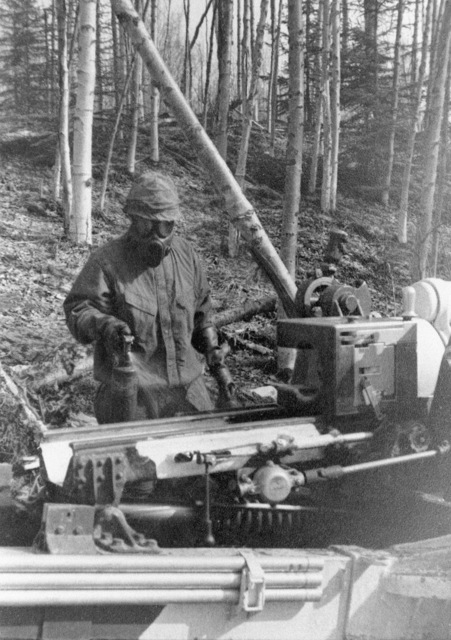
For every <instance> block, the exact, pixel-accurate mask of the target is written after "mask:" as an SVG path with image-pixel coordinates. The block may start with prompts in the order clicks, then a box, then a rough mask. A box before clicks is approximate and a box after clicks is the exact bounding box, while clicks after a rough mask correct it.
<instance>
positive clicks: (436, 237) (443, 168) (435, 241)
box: [431, 52, 451, 278]
mask: <svg viewBox="0 0 451 640" xmlns="http://www.w3.org/2000/svg"><path fill="white" fill-rule="evenodd" d="M450 84H451V52H450V57H449V58H448V73H447V78H446V89H445V101H444V112H443V118H442V136H441V141H440V156H439V169H438V190H437V197H436V204H435V206H434V215H433V230H432V260H431V262H432V276H433V277H434V278H436V277H437V269H438V258H439V253H440V235H441V234H440V228H441V224H442V212H443V205H444V200H445V189H446V178H447V174H448V170H449V163H448V144H449V114H450Z"/></svg>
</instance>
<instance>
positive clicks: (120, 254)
mask: <svg viewBox="0 0 451 640" xmlns="http://www.w3.org/2000/svg"><path fill="white" fill-rule="evenodd" d="M125 212H126V213H127V215H128V216H129V217H130V218H131V221H132V223H131V226H130V228H129V229H128V231H127V232H126V233H125V234H124V235H123V236H121V237H119V238H117V239H115V240H112V241H111V242H109V243H108V244H106V245H105V246H103V247H101V248H99V249H98V250H96V251H94V252H93V253H92V255H91V256H90V258H89V259H88V262H87V263H86V265H85V266H84V268H83V269H82V271H81V273H80V274H79V276H78V277H77V279H76V281H75V283H74V285H73V287H72V289H71V291H70V293H69V295H68V296H67V298H66V300H65V302H64V310H65V313H66V319H67V324H68V327H69V329H70V331H71V333H72V334H73V335H74V337H75V338H76V339H77V340H78V341H79V342H81V343H83V344H87V343H91V342H94V343H95V350H94V377H95V378H96V379H97V380H98V381H99V382H100V383H101V384H100V387H99V390H98V393H97V396H96V399H95V402H94V408H95V413H96V417H97V420H98V421H99V423H106V422H114V421H115V416H114V415H112V411H111V406H112V397H111V394H112V387H111V375H112V370H113V366H114V363H115V359H116V358H117V353H118V350H120V348H121V343H122V341H123V339H124V337H125V336H129V335H131V336H133V344H132V354H131V355H132V363H133V366H134V367H135V370H136V373H137V374H138V381H139V387H138V411H137V415H136V416H135V417H134V419H144V418H157V417H166V416H172V415H175V414H176V413H193V412H195V411H207V410H210V409H212V408H213V404H212V401H211V398H210V395H209V393H208V390H207V388H206V385H205V381H204V379H203V376H202V373H203V369H204V363H205V360H204V358H203V357H202V355H201V354H203V355H204V356H205V358H206V361H207V365H208V366H209V367H210V371H211V372H212V374H213V375H214V376H215V377H216V379H217V381H218V384H219V401H218V402H219V406H221V407H222V408H225V407H229V406H235V404H236V403H235V400H234V393H233V391H234V385H233V382H232V380H231V377H230V374H229V372H228V369H227V367H226V366H225V364H224V356H223V352H222V350H221V349H220V347H219V346H218V341H217V334H216V330H215V328H214V326H213V324H212V322H211V318H210V316H211V300H210V289H209V285H208V283H207V279H206V276H205V273H204V271H203V268H202V265H201V263H200V260H199V257H198V256H197V254H196V253H195V252H194V250H193V248H192V247H191V245H190V244H189V243H188V242H187V241H186V240H184V239H182V238H180V237H178V236H174V223H175V221H176V220H177V219H178V218H179V216H180V212H179V203H178V197H177V193H176V189H175V186H174V184H173V182H172V181H171V180H170V179H169V178H168V177H166V176H163V175H161V174H159V173H155V172H152V173H146V174H144V175H143V176H142V177H141V178H140V179H139V180H138V182H137V183H136V184H135V185H133V187H132V188H131V190H130V193H129V195H128V197H127V203H126V206H125Z"/></svg>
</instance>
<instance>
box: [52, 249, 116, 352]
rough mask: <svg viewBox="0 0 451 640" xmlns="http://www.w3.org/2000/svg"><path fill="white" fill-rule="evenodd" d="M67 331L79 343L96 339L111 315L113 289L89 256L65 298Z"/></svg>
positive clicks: (96, 263) (112, 310)
mask: <svg viewBox="0 0 451 640" xmlns="http://www.w3.org/2000/svg"><path fill="white" fill-rule="evenodd" d="M64 313H65V315H66V322H67V326H68V327H69V330H70V332H71V333H72V335H73V336H74V338H76V340H78V341H79V342H81V343H82V344H88V343H90V342H93V341H95V340H98V339H99V338H100V337H101V336H102V334H103V332H104V331H105V329H106V327H107V325H109V324H110V323H111V322H112V321H117V319H116V318H115V317H114V290H113V287H112V285H111V283H109V282H108V279H107V276H106V274H105V272H104V270H103V269H102V266H101V264H100V263H99V262H98V261H97V260H96V259H95V257H93V256H91V257H90V258H89V260H88V262H87V263H86V265H85V266H84V267H83V269H82V270H81V272H80V274H79V275H78V277H77V279H76V280H75V282H74V284H73V286H72V289H71V290H70V292H69V294H68V295H67V298H66V300H65V301H64Z"/></svg>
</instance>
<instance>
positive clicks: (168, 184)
mask: <svg viewBox="0 0 451 640" xmlns="http://www.w3.org/2000/svg"><path fill="white" fill-rule="evenodd" d="M124 212H125V213H126V214H127V215H128V216H130V217H132V218H133V217H134V216H138V217H141V218H147V219H150V220H165V221H175V220H178V219H179V218H180V208H179V198H178V195H177V189H176V187H175V184H174V183H173V181H172V180H171V178H169V177H168V176H164V175H163V174H162V173H158V172H157V171H148V172H147V173H144V174H143V175H142V176H140V177H139V178H138V180H137V181H136V182H135V184H134V185H133V186H132V187H131V189H130V191H129V194H128V196H127V201H126V203H125V207H124Z"/></svg>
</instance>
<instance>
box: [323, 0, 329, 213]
mask: <svg viewBox="0 0 451 640" xmlns="http://www.w3.org/2000/svg"><path fill="white" fill-rule="evenodd" d="M321 3H322V5H323V25H322V26H323V50H322V61H321V66H322V81H321V94H322V107H323V180H322V184H321V211H323V212H325V213H329V211H330V208H331V199H330V196H331V180H332V131H331V112H330V81H329V58H330V3H329V0H321Z"/></svg>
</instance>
